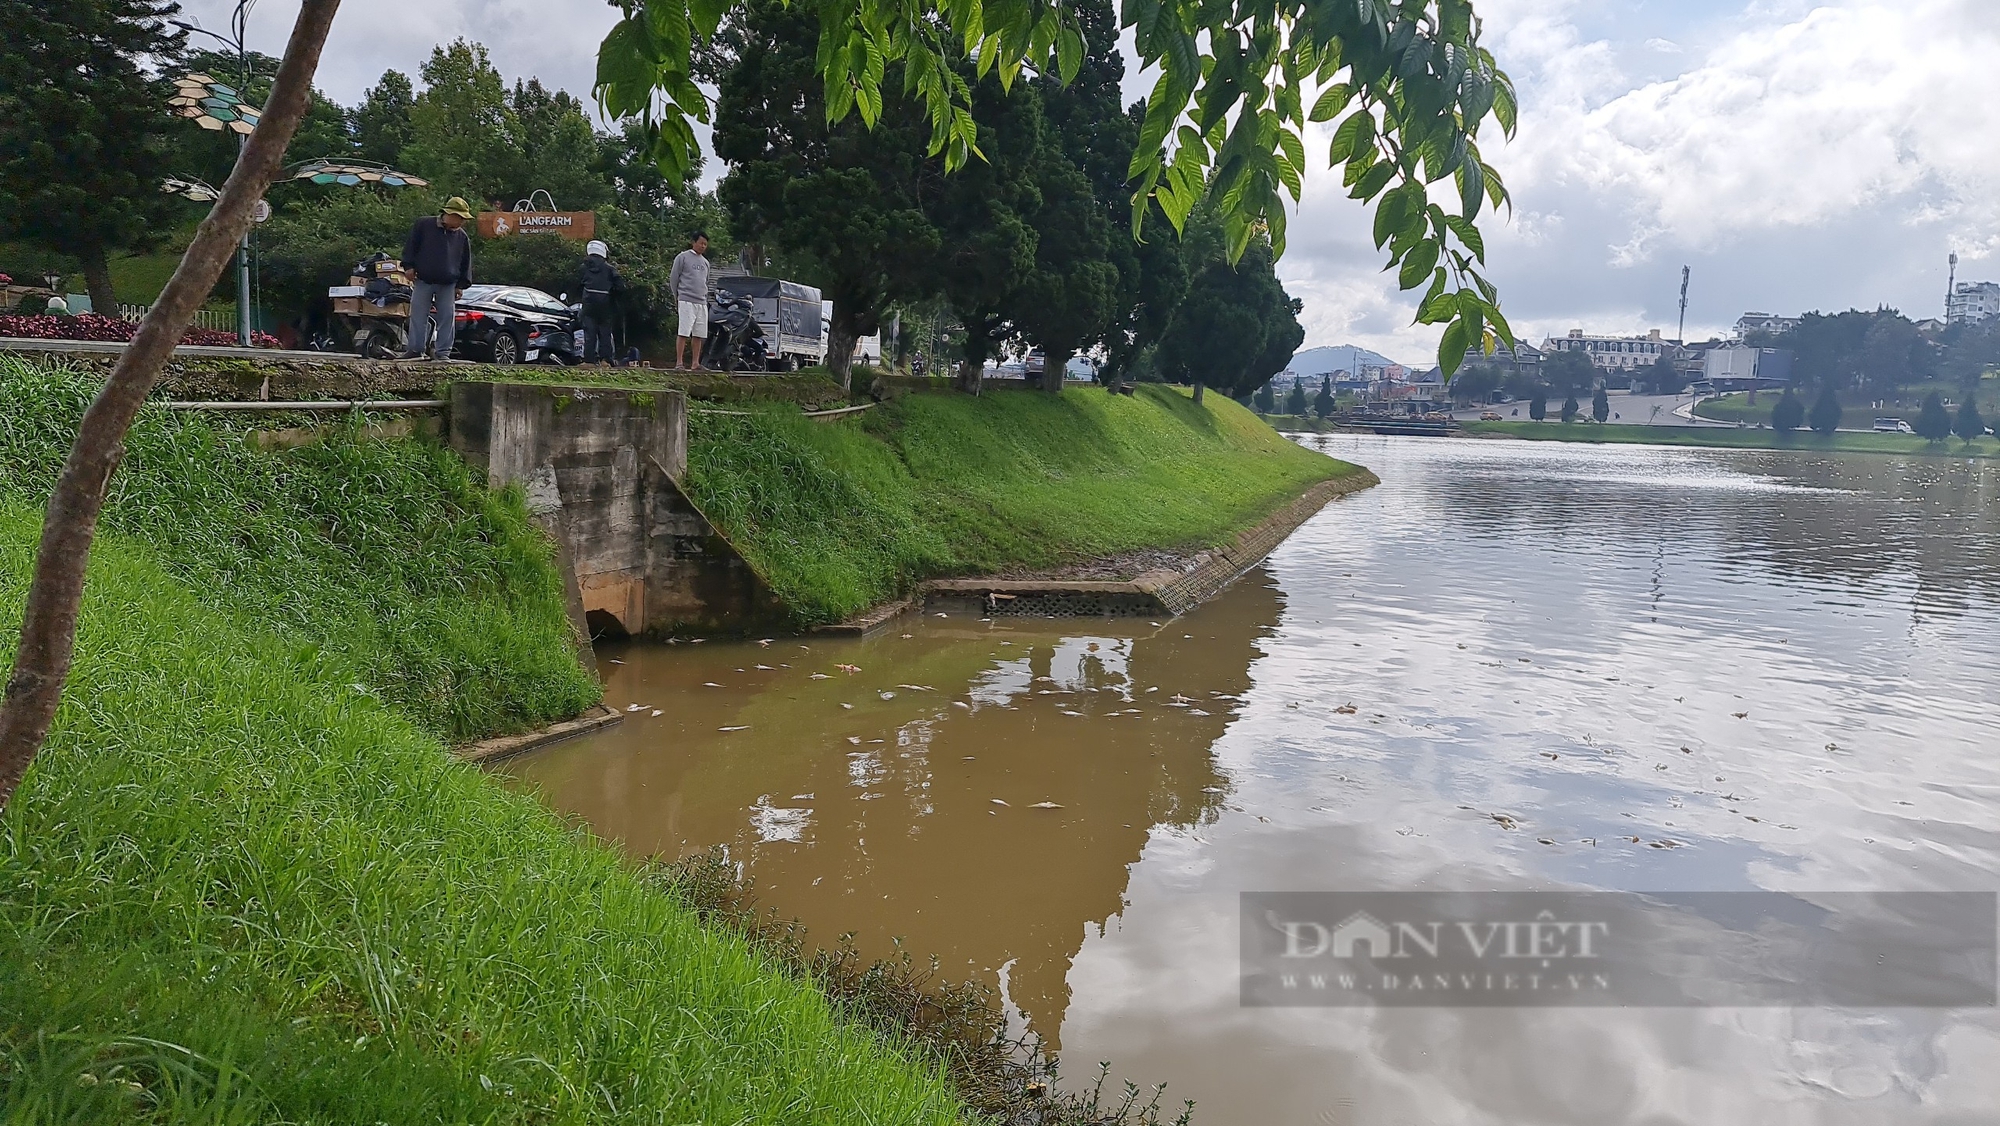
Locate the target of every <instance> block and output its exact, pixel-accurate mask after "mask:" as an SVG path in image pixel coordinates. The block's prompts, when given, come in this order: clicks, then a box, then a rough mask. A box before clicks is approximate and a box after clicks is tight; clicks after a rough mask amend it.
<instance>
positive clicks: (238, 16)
mask: <svg viewBox="0 0 2000 1126" xmlns="http://www.w3.org/2000/svg"><path fill="white" fill-rule="evenodd" d="M256 2H257V0H236V10H235V11H234V12H232V13H230V16H229V31H230V35H231V36H233V38H227V37H224V36H221V35H217V34H216V33H215V32H213V31H210V30H208V29H207V28H205V27H198V26H196V25H194V24H191V23H189V22H187V21H186V20H173V21H171V22H172V23H173V25H174V26H175V27H178V28H180V29H181V30H182V31H192V32H195V33H196V34H199V35H206V36H208V37H209V38H210V39H213V40H215V41H216V42H218V43H221V44H222V45H223V46H225V47H230V48H234V49H235V51H236V60H237V63H238V65H239V67H240V71H239V73H238V74H237V78H236V81H237V92H238V93H239V94H242V95H244V96H245V97H247V96H248V95H249V92H250V46H249V43H248V41H247V39H246V36H245V33H246V32H247V30H248V28H249V24H250V6H251V5H252V4H255V3H256ZM249 143H250V136H249V134H247V133H238V134H237V135H236V151H237V154H238V155H239V156H240V155H241V154H242V152H243V147H244V146H245V145H248V144H249ZM251 331H252V330H251V327H250V232H249V231H248V230H245V231H244V232H243V241H242V242H240V243H238V244H237V246H236V338H237V342H238V343H239V344H241V345H242V346H243V347H245V348H248V347H251V346H252V345H253V344H254V341H253V340H252V339H251Z"/></svg>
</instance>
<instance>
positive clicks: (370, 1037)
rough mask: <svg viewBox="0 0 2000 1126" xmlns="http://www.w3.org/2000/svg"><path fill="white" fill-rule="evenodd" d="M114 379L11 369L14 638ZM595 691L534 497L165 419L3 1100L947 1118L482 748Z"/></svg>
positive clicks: (3, 1051) (112, 539) (114, 514)
mask: <svg viewBox="0 0 2000 1126" xmlns="http://www.w3.org/2000/svg"><path fill="white" fill-rule="evenodd" d="M86 390H87V381H86V380H84V379H82V378H80V377H76V376H71V375H65V374H61V373H49V372H46V371H42V370H39V369H34V368H28V367H24V366H22V365H19V364H16V363H13V362H11V361H7V360H4V359H0V469H4V473H0V621H4V622H6V623H8V628H7V629H6V630H5V631H4V632H0V662H4V661H7V660H11V656H12V653H11V646H12V644H13V634H12V628H11V624H12V623H13V622H16V621H18V616H19V613H20V610H21V605H22V597H23V593H24V587H25V582H26V578H27V573H28V566H29V561H30V559H31V556H32V550H33V541H34V538H35V534H36V525H37V520H38V512H37V509H36V507H35V506H36V503H37V501H38V500H39V497H40V496H41V495H44V494H45V490H46V487H47V484H48V481H49V480H50V478H51V476H52V474H53V472H54V469H55V465H56V462H57V459H58V458H59V456H60V452H61V446H62V442H63V437H64V435H65V434H66V433H69V432H73V427H74V424H75V419H76V417H77V415H78V414H79V413H80V411H81V406H82V403H83V399H84V395H85V394H86ZM595 694H596V688H595V685H594V684H593V683H592V682H591V681H590V680H589V678H588V677H586V676H585V675H584V674H583V673H582V671H581V670H580V669H579V668H578V667H577V666H576V663H575V661H574V659H573V658H572V657H571V656H570V652H569V649H568V634H567V623H566V620H565V618H564V616H563V612H562V606H561V592H560V586H559V583H558V581H557V578H556V574H555V571H554V569H553V567H552V566H551V564H550V560H549V558H548V554H547V550H546V548H545V546H544V545H543V543H542V541H541V540H540V539H539V538H538V537H537V536H535V535H534V534H533V532H532V530H531V528H530V526H529V525H528V523H527V519H526V516H525V513H524V511H523V509H522V506H521V503H520V500H519V498H518V497H516V496H493V495H490V494H487V493H485V492H484V491H483V490H481V489H479V488H477V487H476V485H475V483H474V482H473V481H471V479H470V477H469V475H468V474H467V473H466V472H465V470H464V469H463V468H462V467H461V466H459V465H458V463H457V462H456V461H454V460H453V459H452V458H450V457H449V456H448V455H446V454H444V453H443V452H442V451H440V450H438V449H436V448H435V447H433V446H428V445H425V444H422V443H417V442H407V441H405V442H373V441H367V440H364V439H361V438H358V437H349V438H342V437H340V436H334V437H333V438H331V439H330V440H329V441H327V442H325V443H322V444H318V445H313V446H308V447H303V448H300V449H295V450H288V451H283V452H281V453H269V454H265V453H256V452H252V451H250V450H248V449H246V448H245V447H244V446H243V444H242V443H241V441H240V435H238V434H236V433H234V432H232V431H230V430H227V429H225V428H223V426H222V425H221V424H217V423H212V422H209V421H206V420H203V419H199V418H191V417H188V416H168V415H165V414H163V413H150V412H149V413H148V414H147V415H146V416H145V417H144V418H143V419H142V421H141V423H140V425H139V427H138V428H137V429H136V431H135V433H134V435H133V439H132V441H131V443H130V452H129V456H128V459H127V462H126V464H125V466H124V468H123V469H121V471H120V474H119V477H118V479H117V483H116V485H115V486H114V496H113V498H112V501H111V504H110V507H109V509H108V510H107V515H106V521H105V525H104V530H103V534H102V536H101V538H100V544H99V550H98V552H97V553H96V555H95V556H94V557H93V560H92V569H91V578H90V585H89V589H88V592H87V595H86V599H85V607H84V616H83V620H82V625H81V629H80V632H79V649H78V660H77V665H76V669H75V672H74V674H73V676H72V680H71V683H70V687H69V691H68V693H67V695H66V698H65V703H64V706H63V709H62V711H61V713H60V716H59V718H58V722H57V727H56V730H55V732H54V734H53V736H52V738H51V740H50V743H49V746H48V748H47V750H46V751H45V752H44V754H43V756H42V758H40V759H39V760H38V761H37V763H36V765H35V767H34V768H33V770H32V771H31V772H30V774H29V777H28V780H27V782H26V784H25V785H24V787H23V788H22V790H21V792H20V793H19V794H18V795H17V797H16V798H15V800H14V802H13V804H12V805H11V806H10V807H9V809H8V810H7V812H6V814H5V817H4V820H0V1106H4V1107H5V1108H6V1118H7V1120H8V1121H10V1122H11V1121H22V1122H44V1121H60V1122H99V1121H146V1122H158V1123H183V1122H185V1123H192V1122H197V1121H199V1122H203V1123H230V1122H268V1121H285V1122H299V1123H320V1122H325V1123H347V1122H353V1123H374V1122H398V1123H401V1122H494V1123H512V1122H535V1123H543V1122H564V1123H567V1122H626V1121H629V1122H714V1123H723V1122H728V1123H735V1122H774V1123H775V1122H808V1121H809V1122H815V1123H819V1122H828V1123H848V1122H852V1123H863V1122H867V1123H889V1122H898V1123H915V1122H939V1123H942V1122H948V1121H952V1120H954V1119H955V1118H956V1117H957V1116H958V1114H959V1104H958V1102H957V1101H956V1099H955V1097H954V1096H953V1095H952V1093H951V1090H950V1087H949V1085H948V1084H947V1083H946V1081H945V1080H944V1079H943V1078H942V1077H941V1076H940V1075H939V1074H937V1073H936V1071H935V1069H934V1068H931V1067H929V1066H927V1065H917V1064H913V1063H912V1062H911V1061H910V1060H909V1059H908V1058H906V1057H904V1056H901V1055H899V1054H896V1053H894V1052H892V1051H891V1050H889V1049H888V1048H887V1047H885V1046H884V1043H883V1042H882V1041H881V1040H880V1039H879V1038H878V1037H877V1036H875V1035H874V1034H872V1033H870V1032H868V1031H866V1030H864V1029H862V1028H859V1027H857V1026H854V1025H851V1024H847V1023H843V1022H842V1021H841V1020H839V1019H837V1018H836V1016H835V1015H834V1013H833V1012H832V1010H831V1009H830V1008H829V1006H828V1004H827V1002H826V1001H825V999H824V998H823V997H822V996H821V995H820V994H819V993H818V992H817V991H815V990H814V989H813V988H811V987H810V986H809V985H807V984H805V983H803V982H801V981H798V980H796V979H794V978H790V977H786V976H783V975H781V974H778V973H775V972H773V971H772V969H771V968H770V967H769V966H768V965H767V964H766V963H764V962H762V961H760V960H759V959H758V958H757V957H756V956H755V955H753V954H752V953H751V952H750V950H749V949H748V947H746V946H745V944H744V943H743V942H741V941H740V940H738V939H736V938H734V937H730V936H727V935H724V934H721V933H719V932H715V931H712V930H709V929H706V928H704V927H702V926H701V925H700V924H699V923H698V922H697V920H696V919H695V917H694V915H693V914H692V913H691V912H689V911H688V910H687V909H685V908H684V907H682V906H681V905H680V904H679V903H678V902H677V901H676V900H675V899H673V898H672V897H670V896H668V895H666V894H663V893H662V892H660V891H659V890H658V889H657V888H654V887H652V886H650V885H649V884H648V883H647V882H646V881H644V880H643V879H642V878H641V877H639V876H637V875H635V874H633V873H631V872H630V871H628V870H627V869H626V868H625V867H624V866H623V865H622V864H621V863H620V861H619V860H618V859H617V857H616V856H615V855H614V854H613V853H612V852H610V851H609V850H606V849H602V848H599V847H596V846H594V845H591V844H589V843H588V842H585V841H582V840H580V839H579V838H578V837H577V836H576V835H575V834H574V833H573V832H572V831H570V830H568V829H567V828H565V827H564V826H563V825H562V824H560V823H559V822H558V821H557V819H556V818H555V817H553V816H552V815H550V814H549V813H547V812H546V811H545V810H543V809H542V808H541V807H540V806H538V805H537V804H536V803H535V802H533V801H532V800H530V799H527V798H524V797H519V796H514V795H510V794H508V793H506V792H505V791H503V790H501V789H499V788H498V787H496V786H493V785H491V784H489V783H488V782H487V781H486V780H485V779H484V778H483V777H481V776H480V775H479V774H478V773H477V772H476V771H473V770H471V769H469V768H465V767H462V766H459V765H456V764H454V763H453V762H452V761H451V759H450V758H449V756H448V755H447V753H446V751H445V748H444V743H445V742H446V741H448V740H454V739H459V738H464V737H468V736H472V735H478V734H485V733H489V732H494V731H501V730H508V729H511V728H516V727H521V726H526V725H529V724H533V723H536V722H539V721H541V720H543V719H547V718H551V717H553V716H557V715H563V714H568V713H570V712H573V711H575V710H576V709H577V708H579V707H581V706H583V705H584V704H586V703H588V702H589V701H591V700H593V699H595Z"/></svg>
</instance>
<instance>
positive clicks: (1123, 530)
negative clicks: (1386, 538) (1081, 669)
mask: <svg viewBox="0 0 2000 1126" xmlns="http://www.w3.org/2000/svg"><path fill="white" fill-rule="evenodd" d="M1205 400H1206V401H1205V402H1204V403H1203V404H1201V405H1197V404H1196V403H1195V402H1194V401H1193V400H1192V399H1191V398H1189V396H1188V394H1187V393H1186V392H1185V391H1182V390H1179V389H1176V388H1172V387H1165V386H1160V385H1157V384H1154V385H1147V386H1143V387H1141V388H1140V390H1139V393H1138V394H1137V395H1134V396H1129V397H1127V396H1116V395H1107V394H1104V393H1102V392H1092V391H1084V390H1073V391H1069V392H1066V393H1064V394H1063V395H1062V396H1060V397H1054V396H1049V395H1046V394H1043V393H1040V392H1033V391H998V392H990V393H988V394H986V395H984V396H981V397H979V398H972V397H970V396H966V395H960V394H916V395H909V396H905V397H903V398H900V399H896V400H894V401H893V402H890V403H887V404H885V405H884V406H882V407H881V408H880V409H878V410H875V411H870V412H868V413H867V414H865V415H862V416H860V419H859V420H858V421H844V422H840V423H835V424H826V423H816V422H813V421H811V420H808V419H804V418H801V417H800V416H799V415H798V414H796V413H794V412H787V411H784V410H778V409H772V410H767V411H759V412H758V413H756V414H752V415H749V416H737V415H717V414H694V415H693V416H692V417H691V418H690V421H689V443H688V444H689V453H688V475H689V488H690V491H691V492H692V493H693V495H694V497H695V500H696V502H697V503H699V504H700V505H701V506H702V508H703V510H704V511H705V512H706V513H707V514H708V516H709V517H710V519H712V520H714V521H715V522H716V523H717V525H718V526H720V527H721V528H722V529H723V531H724V532H725V534H727V535H728V536H729V537H730V539H731V540H732V541H733V542H734V543H735V544H736V546H737V547H738V549H739V550H741V551H742V552H743V553H744V555H745V556H746V557H747V558H748V559H749V560H750V561H751V563H752V564H753V565H754V566H756V567H757V568H758V569H759V571H760V572H762V573H763V574H764V575H765V577H766V578H767V579H768V580H769V581H770V582H771V584H772V586H773V587H774V588H775V589H776V590H777V592H778V594H779V595H780V596H781V597H783V598H784V599H785V600H786V601H787V602H788V603H789V604H790V605H791V606H792V607H794V609H795V611H796V612H797V613H798V615H799V616H800V618H801V619H802V621H805V622H823V621H832V620H837V619H839V618H843V617H846V616H847V615H850V614H852V613H855V612H856V611H859V610H861V609H864V608H866V607H867V606H869V605H872V604H874V603H877V602H881V601H883V600H885V599H889V598H893V597H896V596H898V595H900V594H902V593H904V592H906V591H908V590H909V589H910V587H911V586H913V585H914V584H915V583H916V582H918V581H921V580H923V579H927V578H936V577H941V576H950V575H971V574H981V573H991V572H995V571H1001V570H1010V569H1019V568H1029V567H1043V566H1051V565H1055V564H1061V563H1068V562H1074V561H1077V560H1083V559H1091V558H1097V557H1102V556H1108V555H1115V554H1119V553H1123V552H1130V551H1136V550H1141V549H1147V548H1176V547H1186V546H1196V545H1199V546H1208V545H1213V544H1218V543H1221V542H1223V541H1225V540H1227V539H1228V538H1229V537H1231V536H1233V535H1234V534H1236V533H1237V532H1239V531H1241V530H1243V529H1244V528H1246V527H1249V526H1250V525H1252V524H1254V523H1256V522H1257V521H1258V520H1260V519H1262V518H1263V517H1264V516H1266V515H1268V514H1269V513H1270V512H1271V511H1272V510H1273V509H1275V508H1277V507H1279V506H1280V505H1281V504H1283V503H1284V502H1286V501H1288V500H1290V499H1291V498H1293V497H1295V496H1297V495H1298V494H1299V493H1300V492H1302V491H1304V490H1305V489H1306V488H1307V487H1309V486H1310V485H1312V484H1313V483H1315V482H1318V481H1322V480H1326V479H1328V478H1332V477H1338V476H1341V475H1343V474H1347V473H1352V472H1357V471H1358V469H1357V467H1355V466H1352V465H1348V464H1346V463H1345V462H1340V461H1335V460H1333V459H1332V458H1328V457H1326V456H1324V455H1322V454H1318V453H1314V452H1312V451H1310V450H1307V449H1304V448H1303V447H1300V446H1298V445H1296V444H1294V443H1292V442H1289V441H1286V440H1285V439H1284V437H1283V436H1281V435H1279V434H1277V433H1276V432H1274V431H1273V430H1272V429H1271V428H1270V427H1269V426H1267V425H1265V424H1264V423H1262V422H1261V421H1259V420H1258V418H1257V417H1256V416H1255V415H1253V414H1251V413H1250V412H1249V411H1247V410H1245V409H1244V408H1243V407H1241V406H1239V405H1237V404H1236V403H1233V402H1231V401H1230V400H1228V399H1226V398H1224V397H1222V396H1220V395H1208V396H1206V397H1205Z"/></svg>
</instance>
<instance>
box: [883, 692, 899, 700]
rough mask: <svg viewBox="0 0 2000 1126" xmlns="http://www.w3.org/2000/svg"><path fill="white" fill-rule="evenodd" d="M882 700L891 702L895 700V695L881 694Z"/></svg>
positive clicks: (890, 693) (892, 693) (891, 693)
mask: <svg viewBox="0 0 2000 1126" xmlns="http://www.w3.org/2000/svg"><path fill="white" fill-rule="evenodd" d="M882 698H883V699H884V700H893V699H895V698H896V694H895V693H894V692H884V693H882Z"/></svg>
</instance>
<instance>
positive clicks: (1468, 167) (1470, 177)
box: [1458, 160, 1486, 220]
mask: <svg viewBox="0 0 2000 1126" xmlns="http://www.w3.org/2000/svg"><path fill="white" fill-rule="evenodd" d="M1458 198H1459V203H1460V204H1461V205H1462V206H1463V207H1464V208H1465V218H1466V219H1468V220H1471V219H1477V218H1478V217H1479V206H1480V204H1482V203H1485V202H1486V173H1485V166H1484V165H1482V164H1480V163H1479V161H1477V160H1468V161H1466V162H1465V163H1464V164H1461V165H1459V166H1458Z"/></svg>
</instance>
